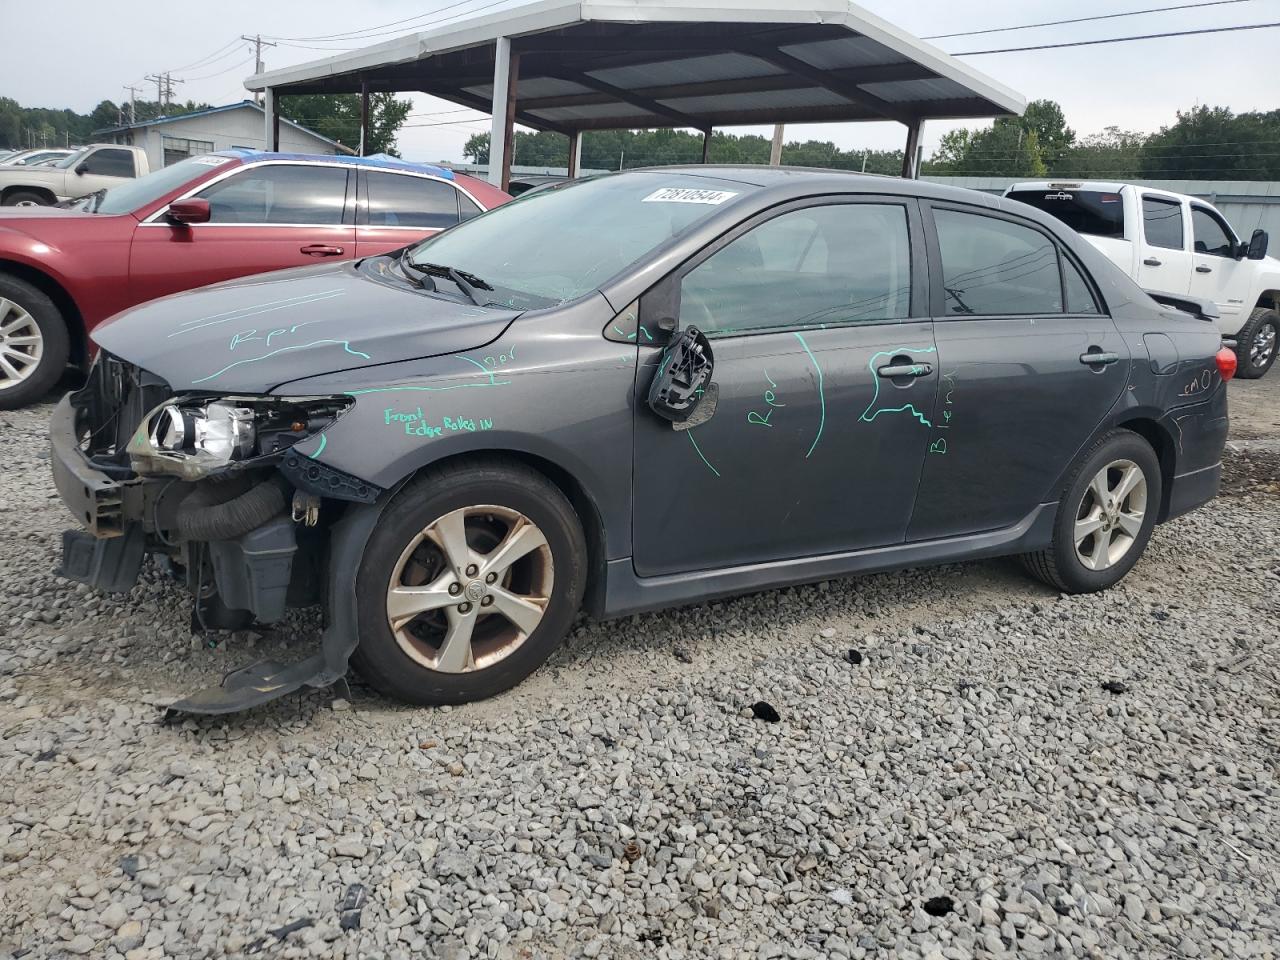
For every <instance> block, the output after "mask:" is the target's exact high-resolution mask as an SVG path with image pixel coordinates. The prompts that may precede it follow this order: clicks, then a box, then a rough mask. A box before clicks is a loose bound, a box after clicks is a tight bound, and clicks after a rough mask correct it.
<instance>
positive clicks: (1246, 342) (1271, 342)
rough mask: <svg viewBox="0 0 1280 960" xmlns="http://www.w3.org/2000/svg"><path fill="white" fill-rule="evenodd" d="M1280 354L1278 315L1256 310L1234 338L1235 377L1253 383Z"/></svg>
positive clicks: (1268, 368)
mask: <svg viewBox="0 0 1280 960" xmlns="http://www.w3.org/2000/svg"><path fill="white" fill-rule="evenodd" d="M1277 352H1280V313H1277V312H1276V311H1275V310H1269V309H1267V308H1266V307H1259V308H1258V309H1256V310H1254V311H1253V313H1252V314H1250V315H1249V321H1248V322H1247V323H1246V324H1245V325H1244V326H1243V327H1241V328H1240V333H1239V334H1237V336H1236V360H1237V364H1236V376H1237V377H1239V378H1240V379H1241V380H1257V379H1258V378H1259V377H1261V376H1262V375H1263V374H1264V373H1266V372H1267V371H1268V370H1270V369H1271V365H1272V364H1273V363H1275V362H1276V353H1277Z"/></svg>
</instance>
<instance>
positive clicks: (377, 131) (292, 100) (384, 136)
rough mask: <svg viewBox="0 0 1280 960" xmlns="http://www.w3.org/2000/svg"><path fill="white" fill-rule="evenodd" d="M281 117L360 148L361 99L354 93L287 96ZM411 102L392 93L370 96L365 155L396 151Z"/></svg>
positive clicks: (351, 147)
mask: <svg viewBox="0 0 1280 960" xmlns="http://www.w3.org/2000/svg"><path fill="white" fill-rule="evenodd" d="M277 102H278V104H279V110H280V115H281V116H282V117H288V118H289V119H290V120H292V121H293V122H294V123H300V124H302V126H304V127H307V128H308V129H310V130H314V131H315V132H316V133H318V134H320V135H321V136H325V137H328V138H329V139H330V140H336V141H337V142H338V143H340V144H342V145H343V146H344V147H348V148H350V149H352V150H356V149H359V146H360V96H359V94H355V93H340V94H333V95H329V94H309V95H305V96H292V97H290V96H284V97H281V98H280V99H279V100H278V101H277ZM412 106H413V104H412V101H409V100H397V99H396V97H395V94H393V93H373V94H370V95H369V141H368V143H366V144H365V147H364V152H365V153H366V154H369V153H389V154H391V155H392V156H395V157H398V156H399V155H400V154H399V153H397V152H396V132H397V131H398V130H399V129H400V127H402V126H403V125H404V121H405V118H406V117H407V116H408V115H409V110H410V109H411V108H412Z"/></svg>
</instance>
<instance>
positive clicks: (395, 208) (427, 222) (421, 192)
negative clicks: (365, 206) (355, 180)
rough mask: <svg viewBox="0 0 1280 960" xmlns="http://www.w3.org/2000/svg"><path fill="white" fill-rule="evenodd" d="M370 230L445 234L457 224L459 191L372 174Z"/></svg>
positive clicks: (418, 179)
mask: <svg viewBox="0 0 1280 960" xmlns="http://www.w3.org/2000/svg"><path fill="white" fill-rule="evenodd" d="M367 177H368V179H367V180H366V183H367V184H368V194H369V213H368V218H369V226H371V227H421V228H423V229H428V230H442V229H444V228H445V227H451V226H453V225H454V224H455V223H457V222H458V191H457V190H455V189H454V188H453V187H452V186H451V185H450V184H447V183H445V182H444V181H442V180H428V179H427V178H425V177H412V176H409V175H407V174H398V173H369V174H368V175H367Z"/></svg>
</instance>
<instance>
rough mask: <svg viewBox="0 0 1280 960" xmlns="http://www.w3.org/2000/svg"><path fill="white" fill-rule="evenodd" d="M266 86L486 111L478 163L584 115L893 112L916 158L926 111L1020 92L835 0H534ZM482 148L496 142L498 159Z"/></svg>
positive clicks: (675, 123)
mask: <svg viewBox="0 0 1280 960" xmlns="http://www.w3.org/2000/svg"><path fill="white" fill-rule="evenodd" d="M245 85H246V87H248V88H249V89H250V90H262V91H265V92H266V93H267V96H266V103H267V109H268V121H267V122H268V130H269V132H268V141H270V140H271V138H272V136H273V133H274V121H273V115H274V114H275V110H274V106H273V104H274V96H276V95H287V94H311V93H353V92H361V93H363V94H364V95H365V98H366V100H367V96H368V94H369V93H373V92H382V91H397V92H405V91H417V92H422V93H427V94H431V95H432V96H436V97H440V98H442V99H444V100H449V101H451V102H453V103H457V104H460V105H463V106H467V107H473V108H475V109H477V110H481V111H484V112H487V113H490V114H491V115H492V116H493V118H494V122H493V133H492V136H491V161H494V162H491V164H490V170H491V179H495V180H498V179H499V176H501V177H502V182H503V183H504V184H505V177H506V176H508V175H509V174H507V173H506V171H507V170H509V167H510V162H511V158H510V150H509V149H508V147H509V144H510V143H511V142H512V125H513V123H520V124H523V125H525V126H529V127H533V128H534V129H537V130H554V131H558V132H561V133H564V134H567V135H568V136H569V137H570V138H571V142H572V144H573V149H572V150H571V157H572V158H573V160H571V166H572V167H576V162H575V161H576V159H577V156H578V154H579V152H580V149H581V139H580V134H581V132H582V131H584V130H606V129H619V128H646V127H647V128H655V127H691V128H694V129H699V130H702V131H703V132H704V134H706V135H707V138H706V139H704V153H705V149H706V144H707V143H709V134H710V130H711V128H712V127H714V126H729V125H737V124H763V123H796V122H802V123H812V122H820V121H861V120H896V121H899V122H901V123H903V124H905V125H906V126H907V128H908V138H907V157H906V161H905V163H904V169H903V173H904V175H905V176H912V175H914V174H915V173H916V170H915V155H916V144H917V143H918V140H919V131H920V125H921V123H922V122H923V121H925V120H930V119H956V118H970V117H991V116H1001V115H1009V114H1021V113H1022V112H1023V110H1024V109H1025V107H1026V101H1025V99H1024V98H1023V97H1021V96H1020V95H1019V94H1017V93H1015V92H1014V91H1013V90H1010V89H1009V88H1008V87H1005V86H1003V85H1002V84H1000V83H998V82H997V81H995V80H993V79H991V78H990V77H988V76H986V75H985V74H983V73H981V72H979V71H977V70H974V69H973V68H971V67H969V66H968V65H967V64H964V63H961V62H960V61H958V60H956V59H954V58H953V57H951V56H948V55H947V54H945V53H943V52H941V51H940V50H937V49H935V48H933V47H931V46H929V45H928V44H926V43H924V42H923V41H921V40H919V39H917V38H915V37H912V36H910V35H909V34H907V33H905V32H904V31H902V30H899V29H898V28H897V27H894V26H893V25H892V24H889V23H887V22H885V21H884V20H881V19H880V18H879V17H876V16H874V15H872V14H870V13H868V12H867V11H865V10H863V9H862V8H860V7H858V6H856V5H854V4H852V3H849V2H847V0H805V3H804V4H803V5H802V6H801V5H797V6H796V7H785V6H781V5H777V0H773V3H770V2H767V0H736V2H731V3H725V4H720V3H716V2H715V0H535V2H532V3H528V4H525V5H523V6H518V7H513V8H510V9H507V10H503V11H500V12H497V13H493V14H489V15H486V16H478V17H471V18H468V19H465V20H461V21H459V22H456V23H452V24H447V25H440V26H435V27H432V28H431V29H428V30H423V31H421V32H419V33H413V34H409V35H407V36H404V37H400V38H398V39H395V40H391V41H388V42H385V43H380V44H377V45H375V46H371V47H367V48H364V49H361V50H354V51H351V52H348V53H344V54H341V55H338V56H334V57H328V58H326V59H323V60H316V61H313V62H311V63H305V64H302V65H300V66H296V67H289V68H286V69H282V70H273V71H269V72H267V73H262V74H258V75H256V76H253V77H250V78H249V79H248V80H247V81H246V83H245ZM494 158H500V161H501V162H497V161H495V160H494Z"/></svg>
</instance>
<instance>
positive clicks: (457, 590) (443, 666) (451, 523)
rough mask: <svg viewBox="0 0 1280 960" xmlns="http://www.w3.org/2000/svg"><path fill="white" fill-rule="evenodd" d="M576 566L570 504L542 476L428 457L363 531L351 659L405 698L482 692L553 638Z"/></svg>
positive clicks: (567, 612)
mask: <svg viewBox="0 0 1280 960" xmlns="http://www.w3.org/2000/svg"><path fill="white" fill-rule="evenodd" d="M504 555H505V556H504ZM511 556H516V557H517V559H515V560H513V561H512V560H509V558H510V557H511ZM586 573H587V547H586V540H585V538H584V537H583V534H582V526H581V524H580V523H579V521H578V517H577V514H575V513H574V510H573V507H572V506H570V504H569V502H568V500H566V499H565V497H564V494H562V493H561V492H560V490H559V488H557V487H556V486H555V484H553V483H551V482H550V481H549V480H547V479H546V478H545V477H543V476H542V475H540V474H538V473H535V472H534V471H532V470H529V469H528V468H527V467H525V466H524V465H523V464H520V463H518V462H516V461H510V460H500V461H487V462H479V463H471V464H466V463H461V464H457V465H445V466H442V467H438V468H433V469H431V470H429V471H428V472H426V473H424V474H422V475H421V476H420V477H418V478H417V479H415V480H414V481H413V482H411V483H410V484H408V485H407V486H406V487H405V488H404V489H403V490H401V491H400V493H399V494H397V496H396V498H395V499H394V500H393V501H392V502H391V503H390V504H389V505H388V507H387V509H386V510H385V511H384V513H383V515H382V517H381V519H380V520H379V521H378V525H377V527H375V528H374V531H373V534H372V536H371V537H370V538H369V543H368V546H367V547H366V549H365V554H364V558H363V559H362V561H361V563H360V570H359V572H358V573H357V579H356V597H357V607H358V609H357V614H358V623H359V632H360V639H359V645H358V646H357V648H356V651H355V653H354V655H353V657H352V662H353V664H354V665H355V667H356V669H357V670H358V671H359V672H360V673H361V674H362V675H363V676H364V677H365V679H367V680H368V681H369V682H370V683H371V684H372V685H373V686H374V687H376V688H377V689H378V690H379V691H381V692H382V693H384V694H386V695H388V696H391V697H395V698H396V699H398V700H403V701H406V702H408V703H413V704H420V705H424V706H426V705H435V704H452V703H466V702H469V701H472V700H481V699H484V698H485V697H491V696H493V695H494V694H497V693H501V692H502V691H504V690H507V689H509V688H511V687H514V686H515V685H516V684H517V683H519V682H520V681H521V680H523V679H524V678H525V677H527V676H528V675H529V674H531V673H532V672H533V671H534V670H536V669H537V668H538V667H540V666H541V665H542V664H543V663H544V662H545V661H546V659H547V658H548V657H549V656H551V654H552V652H553V651H554V650H555V648H556V647H557V646H559V644H560V641H561V640H562V639H563V638H564V635H565V634H566V633H567V632H568V630H569V627H570V626H571V624H572V623H573V618H574V616H575V614H576V613H577V611H578V607H579V606H580V605H581V603H582V595H583V591H584V589H585V586H586ZM415 611H416V612H415ZM393 616H394V617H395V625H394V626H393V622H392V618H393Z"/></svg>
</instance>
